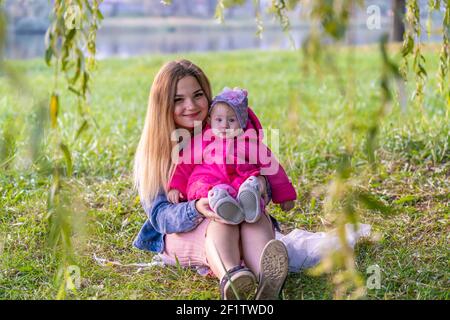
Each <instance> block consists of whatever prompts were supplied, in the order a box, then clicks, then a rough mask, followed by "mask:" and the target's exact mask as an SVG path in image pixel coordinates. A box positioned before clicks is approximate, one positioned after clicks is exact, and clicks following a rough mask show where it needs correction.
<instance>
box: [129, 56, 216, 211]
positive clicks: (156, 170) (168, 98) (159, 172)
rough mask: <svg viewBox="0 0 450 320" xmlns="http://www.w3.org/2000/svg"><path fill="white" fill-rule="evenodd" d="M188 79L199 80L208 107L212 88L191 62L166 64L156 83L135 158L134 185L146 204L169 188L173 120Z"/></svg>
mask: <svg viewBox="0 0 450 320" xmlns="http://www.w3.org/2000/svg"><path fill="white" fill-rule="evenodd" d="M186 76H192V77H194V78H196V79H197V81H198V83H199V85H200V87H201V88H202V90H203V92H204V94H205V96H206V98H207V100H208V105H209V104H210V103H211V86H210V83H209V80H208V78H207V77H206V75H205V74H204V73H203V71H202V70H201V69H200V68H199V67H197V66H196V65H195V64H193V63H192V62H190V61H188V60H184V59H183V60H178V61H171V62H168V63H166V64H165V65H164V66H163V67H162V68H161V69H160V70H159V72H158V74H157V75H156V77H155V79H154V80H153V84H152V87H151V89H150V95H149V99H148V107H147V115H146V117H145V123H144V128H143V130H142V134H141V139H140V140H139V144H138V147H137V149H136V155H135V159H134V185H135V188H136V189H137V190H138V192H139V196H140V199H141V201H142V202H144V203H146V204H149V203H151V202H152V201H153V200H154V199H155V197H156V196H157V194H158V192H159V191H160V190H161V189H164V191H166V192H167V185H168V182H169V179H170V176H171V175H172V173H173V170H174V167H175V166H174V164H173V163H172V159H171V153H172V148H173V147H174V146H175V145H176V141H171V134H172V132H173V131H174V130H175V129H176V124H175V121H174V119H173V115H174V108H175V102H174V99H175V95H176V90H177V84H178V81H179V80H180V79H182V78H184V77H186Z"/></svg>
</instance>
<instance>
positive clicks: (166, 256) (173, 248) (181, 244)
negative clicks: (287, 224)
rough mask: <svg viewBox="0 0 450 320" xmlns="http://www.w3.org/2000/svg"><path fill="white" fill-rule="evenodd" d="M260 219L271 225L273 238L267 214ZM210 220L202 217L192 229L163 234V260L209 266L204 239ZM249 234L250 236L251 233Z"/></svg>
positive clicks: (187, 264)
mask: <svg viewBox="0 0 450 320" xmlns="http://www.w3.org/2000/svg"><path fill="white" fill-rule="evenodd" d="M261 219H267V220H268V222H269V223H270V224H271V225H272V229H273V232H274V238H275V227H274V226H273V224H272V221H271V220H270V217H269V215H268V214H263V215H262V217H261ZM210 222H211V220H210V219H204V220H203V221H202V222H201V223H200V224H199V225H198V226H197V228H195V229H194V230H191V231H189V232H183V233H170V234H166V235H164V240H165V241H164V242H165V245H164V252H163V253H162V255H161V257H162V258H163V260H164V262H165V263H166V264H169V265H175V264H176V260H177V259H178V262H179V263H180V265H181V266H183V267H201V266H206V267H209V264H208V260H207V258H206V250H205V239H206V232H207V230H208V225H209V223H210ZM253 232H255V231H253ZM249 236H250V237H251V235H249ZM241 252H242V250H241ZM241 259H242V257H241Z"/></svg>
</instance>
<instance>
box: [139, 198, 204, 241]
mask: <svg viewBox="0 0 450 320" xmlns="http://www.w3.org/2000/svg"><path fill="white" fill-rule="evenodd" d="M195 201H196V200H192V201H188V202H181V203H171V202H169V201H168V200H167V196H166V194H165V193H164V192H163V191H161V192H160V193H159V194H158V195H157V196H156V198H155V200H154V201H153V202H152V203H151V204H150V205H148V206H146V205H145V204H144V205H143V207H144V210H145V213H146V214H147V216H148V219H149V220H150V223H151V224H152V226H153V227H154V228H155V230H156V231H158V232H159V233H162V234H167V233H178V232H187V231H190V230H192V229H194V228H195V227H197V225H198V224H199V223H200V222H201V221H202V220H203V218H204V216H203V215H201V214H200V213H199V212H198V211H197V209H196V207H195Z"/></svg>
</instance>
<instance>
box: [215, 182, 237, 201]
mask: <svg viewBox="0 0 450 320" xmlns="http://www.w3.org/2000/svg"><path fill="white" fill-rule="evenodd" d="M213 189H224V190H226V191H227V192H228V193H229V194H230V196H232V197H233V198H236V196H237V191H236V189H235V188H233V187H232V186H231V185H229V184H225V183H221V184H218V185H215V186H214V188H213Z"/></svg>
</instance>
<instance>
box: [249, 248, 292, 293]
mask: <svg viewBox="0 0 450 320" xmlns="http://www.w3.org/2000/svg"><path fill="white" fill-rule="evenodd" d="M288 270H289V258H288V253H287V250H286V246H285V245H284V244H283V242H281V241H280V240H270V241H269V242H268V243H267V244H266V246H265V247H264V249H263V252H262V254H261V258H260V281H259V286H258V291H257V293H256V300H276V299H278V298H279V296H280V293H281V290H282V289H283V285H284V282H285V280H286V277H287V275H288Z"/></svg>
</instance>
